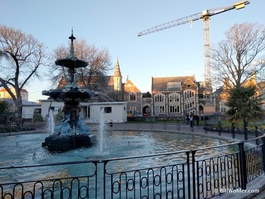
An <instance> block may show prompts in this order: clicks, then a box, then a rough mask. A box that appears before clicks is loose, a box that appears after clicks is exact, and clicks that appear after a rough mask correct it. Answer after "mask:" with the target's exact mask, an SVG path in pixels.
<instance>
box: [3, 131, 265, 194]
mask: <svg viewBox="0 0 265 199" xmlns="http://www.w3.org/2000/svg"><path fill="white" fill-rule="evenodd" d="M256 139H258V140H259V143H260V144H259V145H254V144H252V145H251V147H245V146H244V145H245V142H237V143H231V144H226V145H221V146H216V147H210V148H203V149H198V150H184V151H178V152H172V153H164V154H154V155H148V156H138V157H126V158H113V159H104V160H95V161H93V160H89V161H79V162H63V163H54V164H42V165H31V166H17V167H14V166H13V167H4V168H0V198H1V199H7V198H8V199H9V198H25V199H27V198H45V199H48V198H52V199H53V198H100V199H101V198H107V199H109V198H110V199H112V198H113V199H118V198H120V199H126V198H135V199H136V198H137V199H138V198H143V199H147V198H149V199H150V198H152V199H153V198H193V199H195V198H211V197H214V196H217V195H220V194H222V191H221V190H222V189H236V188H241V189H246V188H247V184H248V183H249V182H250V181H253V180H254V179H256V178H257V177H259V176H260V175H261V174H264V171H265V155H264V154H265V144H264V143H265V137H264V136H260V137H258V138H253V139H252V140H249V141H248V142H252V143H256ZM224 148H226V149H229V150H224ZM212 149H214V150H217V151H218V150H219V151H220V153H219V154H218V155H212V154H211V153H210V151H211V150H212ZM19 173H20V174H21V173H22V174H23V175H24V179H25V180H23V181H21V180H20V179H18V178H17V176H18V175H17V174H19ZM29 173H30V174H31V175H29V176H34V177H30V179H27V176H26V175H27V174H29ZM32 174H34V175H32Z"/></svg>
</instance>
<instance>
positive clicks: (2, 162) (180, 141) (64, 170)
mask: <svg viewBox="0 0 265 199" xmlns="http://www.w3.org/2000/svg"><path fill="white" fill-rule="evenodd" d="M93 134H95V135H96V137H97V138H98V139H100V135H97V134H100V132H93ZM46 136H47V133H35V134H24V135H12V136H1V140H0V152H1V154H4V155H1V157H0V168H2V169H3V168H4V169H3V170H2V171H4V172H0V179H1V180H2V182H9V183H17V182H29V181H30V182H34V181H39V180H40V179H44V181H43V183H44V184H46V182H48V181H49V180H48V179H65V180H66V179H67V178H68V179H69V178H71V177H74V176H91V178H92V176H94V172H95V169H96V170H98V169H99V170H100V171H103V168H99V167H98V168H96V167H95V164H94V163H93V161H92V160H99V162H101V161H105V160H107V159H108V160H110V159H112V158H118V159H117V161H114V162H112V161H111V162H110V163H108V164H107V167H106V169H107V172H114V173H116V172H119V171H122V170H124V169H125V170H134V169H135V168H139V167H142V166H144V167H146V168H149V167H152V168H154V167H157V166H159V165H165V164H166V165H174V164H179V163H180V164H181V162H182V163H183V162H185V161H186V155H185V153H177V151H181V150H191V149H197V148H204V147H211V146H218V145H222V144H226V143H227V141H225V140H221V139H213V138H210V137H203V136H198V135H192V134H181V133H171V132H152V131H115V130H113V131H105V132H104V140H105V141H104V142H102V144H99V143H98V144H95V145H92V146H91V147H90V148H79V149H76V150H71V151H67V152H64V153H57V154H55V153H49V152H48V151H47V150H45V149H44V148H42V147H41V146H40V143H41V142H42V141H43V138H45V137H46ZM97 142H100V140H98V141H97ZM233 150H234V149H233V148H225V150H224V148H223V147H221V148H210V149H209V150H207V151H206V152H204V153H203V155H200V157H201V158H204V157H205V156H206V157H207V156H209V155H210V156H214V155H216V156H218V155H220V154H224V153H225V152H231V151H233ZM170 152H172V153H173V152H174V154H173V155H172V156H163V155H161V156H153V155H154V154H165V153H170ZM175 152H176V153H175ZM137 156H145V157H144V158H131V159H130V158H129V159H127V160H126V159H125V161H123V160H121V161H120V159H122V157H137ZM147 156H148V157H147ZM97 162H98V161H97ZM30 165H35V166H30ZM25 166H30V167H25ZM102 174H103V173H102ZM85 178H86V177H84V182H83V181H82V183H88V181H87V182H86V180H85ZM185 178H186V174H185ZM46 179H47V180H46ZM79 179H80V180H81V179H83V178H82V177H79ZM89 179H90V178H89ZM98 179H99V180H98V182H97V183H99V184H100V183H102V182H103V180H102V179H103V176H100V175H99V176H98ZM45 180H46V181H45ZM62 181H64V180H62ZM55 182H58V183H59V184H60V182H59V181H57V180H56V181H55ZM80 182H81V181H80ZM65 183H66V182H65ZM90 183H91V184H89V185H88V184H84V185H80V186H81V187H83V186H88V187H90V189H89V193H90V192H92V193H90V194H92V195H93V194H95V192H96V191H93V190H95V189H96V187H95V184H94V182H93V180H90ZM32 186H33V185H27V183H25V184H24V188H25V190H26V189H31V188H32ZM34 186H35V185H34ZM36 186H37V187H38V186H39V184H36ZM41 186H43V185H41ZM47 186H48V187H50V186H51V185H47ZM53 186H56V187H57V183H55V184H53ZM115 187H116V186H115ZM6 189H7V191H8V192H12V190H9V188H8V187H7V188H6ZM48 189H49V188H48ZM38 190H41V189H38ZM56 190H57V191H55V192H56V193H55V194H60V193H61V192H60V188H58V189H57V188H56ZM73 190H75V191H73V193H76V194H78V191H77V190H78V188H77V189H75V188H73ZM107 190H108V192H110V189H109V188H107ZM80 191H81V192H82V194H84V195H86V194H87V192H88V190H87V189H85V190H80ZM16 193H18V194H20V193H21V190H20V189H18V191H17V192H16ZM36 194H41V193H39V192H38V193H36ZM69 194H70V192H69V193H68V191H67V193H65V195H69ZM35 198H38V197H35ZM40 198H41V197H40ZM47 198H50V197H47ZM83 198H85V197H83ZM92 198H93V197H92Z"/></svg>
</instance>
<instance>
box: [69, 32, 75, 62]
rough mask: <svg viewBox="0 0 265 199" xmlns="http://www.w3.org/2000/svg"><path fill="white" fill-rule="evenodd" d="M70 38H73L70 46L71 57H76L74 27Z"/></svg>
mask: <svg viewBox="0 0 265 199" xmlns="http://www.w3.org/2000/svg"><path fill="white" fill-rule="evenodd" d="M69 39H70V40H71V46H70V58H72V59H74V58H75V49H74V40H75V37H74V34H73V28H72V34H71V36H70V37H69Z"/></svg>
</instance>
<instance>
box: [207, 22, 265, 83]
mask: <svg viewBox="0 0 265 199" xmlns="http://www.w3.org/2000/svg"><path fill="white" fill-rule="evenodd" d="M225 36H226V39H225V40H223V41H221V42H219V43H218V44H217V45H216V46H215V47H213V48H212V57H211V58H212V66H213V78H212V79H213V80H214V81H215V82H213V83H215V84H217V85H221V84H223V83H224V82H225V80H226V79H229V80H230V83H231V85H232V86H233V87H236V88H238V87H240V86H241V85H242V84H243V83H244V82H245V81H246V80H247V79H249V77H250V76H251V75H252V72H254V71H255V72H256V74H257V75H258V74H261V72H262V69H263V67H264V64H262V61H261V60H262V58H261V57H259V56H260V54H261V53H263V52H265V51H264V50H265V27H264V26H263V25H257V24H251V23H242V24H235V25H234V26H232V27H231V28H230V29H229V30H228V31H227V32H226V33H225ZM263 56H264V55H263Z"/></svg>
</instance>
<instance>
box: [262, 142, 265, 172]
mask: <svg viewBox="0 0 265 199" xmlns="http://www.w3.org/2000/svg"><path fill="white" fill-rule="evenodd" d="M262 162H263V172H264V173H265V137H262Z"/></svg>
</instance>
